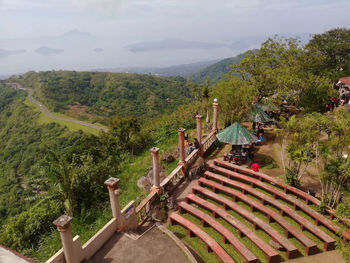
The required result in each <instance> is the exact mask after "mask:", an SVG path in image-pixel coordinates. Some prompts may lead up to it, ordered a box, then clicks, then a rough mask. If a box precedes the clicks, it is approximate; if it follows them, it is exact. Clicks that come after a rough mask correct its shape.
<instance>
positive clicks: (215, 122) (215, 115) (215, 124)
mask: <svg viewBox="0 0 350 263" xmlns="http://www.w3.org/2000/svg"><path fill="white" fill-rule="evenodd" d="M217 101H218V100H217V99H214V103H213V128H212V132H215V133H217V132H218V106H219V104H218V103H217Z"/></svg>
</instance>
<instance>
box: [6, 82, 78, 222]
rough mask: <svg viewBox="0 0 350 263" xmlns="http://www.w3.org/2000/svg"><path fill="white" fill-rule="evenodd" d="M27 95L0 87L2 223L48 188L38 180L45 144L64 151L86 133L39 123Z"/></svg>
mask: <svg viewBox="0 0 350 263" xmlns="http://www.w3.org/2000/svg"><path fill="white" fill-rule="evenodd" d="M24 98H25V92H20V91H13V90H11V89H10V88H6V87H2V88H0V109H1V111H0V138H1V140H0V149H1V151H0V165H1V170H0V225H1V224H2V223H4V222H5V221H6V218H7V217H9V216H13V215H16V214H18V213H20V212H22V211H23V210H26V209H27V208H28V207H29V206H30V204H31V203H32V201H31V197H33V196H35V195H36V194H37V193H38V192H40V191H47V189H48V188H47V186H46V185H45V183H38V178H41V177H42V176H41V175H40V165H41V164H42V160H43V158H44V156H45V147H50V148H51V149H52V150H54V151H57V152H60V151H62V150H63V149H65V148H66V147H67V146H69V145H71V144H72V143H73V142H74V140H76V138H78V137H80V136H81V135H82V134H79V133H74V134H73V133H71V132H68V131H67V129H65V128H63V127H60V126H58V125H56V124H54V123H52V124H48V125H44V126H40V127H39V126H38V125H37V124H36V119H37V116H38V114H37V113H34V112H33V111H31V110H30V108H28V107H27V106H25V105H24V104H23V101H24Z"/></svg>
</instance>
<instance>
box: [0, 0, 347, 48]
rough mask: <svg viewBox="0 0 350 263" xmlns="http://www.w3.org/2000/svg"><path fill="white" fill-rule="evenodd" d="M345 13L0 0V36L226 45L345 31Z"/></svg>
mask: <svg viewBox="0 0 350 263" xmlns="http://www.w3.org/2000/svg"><path fill="white" fill-rule="evenodd" d="M349 14H350V1H349V0H0V33H1V38H4V37H5V38H22V37H32V36H40V35H55V34H62V33H64V32H66V31H69V30H71V29H75V28H77V29H79V30H81V31H87V32H90V33H92V34H93V35H97V36H108V35H113V36H119V37H120V38H121V39H122V40H127V41H129V40H130V42H132V40H133V39H135V40H140V39H145V40H148V39H154V38H156V39H164V38H169V37H171V38H182V39H187V40H206V41H208V40H214V41H230V40H231V39H233V38H239V37H241V36H251V35H253V36H254V35H266V34H276V33H278V34H299V33H313V32H323V31H325V30H327V29H330V28H333V27H350V15H349Z"/></svg>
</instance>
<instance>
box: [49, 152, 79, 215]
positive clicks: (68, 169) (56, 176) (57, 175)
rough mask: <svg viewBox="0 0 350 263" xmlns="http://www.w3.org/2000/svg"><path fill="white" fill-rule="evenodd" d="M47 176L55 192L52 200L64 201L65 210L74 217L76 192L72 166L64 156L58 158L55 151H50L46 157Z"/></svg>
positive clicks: (52, 194)
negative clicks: (74, 190)
mask: <svg viewBox="0 0 350 263" xmlns="http://www.w3.org/2000/svg"><path fill="white" fill-rule="evenodd" d="M45 162H46V166H45V168H44V169H45V174H46V176H47V177H48V178H49V179H50V181H51V183H52V186H53V188H52V189H53V192H52V193H51V194H50V196H51V198H53V197H55V198H58V199H60V200H62V202H63V205H64V209H65V211H66V212H67V214H68V215H73V204H74V192H73V177H74V175H73V174H74V172H73V169H72V166H71V165H70V164H68V163H67V161H66V160H65V159H64V157H63V156H60V157H59V156H57V155H56V154H55V153H54V152H53V151H50V150H49V151H48V154H47V155H46V157H45Z"/></svg>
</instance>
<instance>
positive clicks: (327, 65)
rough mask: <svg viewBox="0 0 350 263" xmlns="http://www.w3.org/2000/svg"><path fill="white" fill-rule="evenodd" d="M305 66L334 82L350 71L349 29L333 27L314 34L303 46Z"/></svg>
mask: <svg viewBox="0 0 350 263" xmlns="http://www.w3.org/2000/svg"><path fill="white" fill-rule="evenodd" d="M305 49H306V51H307V54H308V59H307V60H306V66H307V67H308V68H309V70H310V71H311V72H313V73H314V74H316V75H320V76H326V77H328V78H330V79H332V81H333V83H336V82H337V81H338V79H339V77H342V76H345V75H347V74H348V73H349V72H350V29H346V28H335V29H331V30H329V31H327V32H325V33H323V34H316V35H314V36H313V37H312V39H311V40H310V41H309V43H308V44H307V45H306V47H305Z"/></svg>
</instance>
